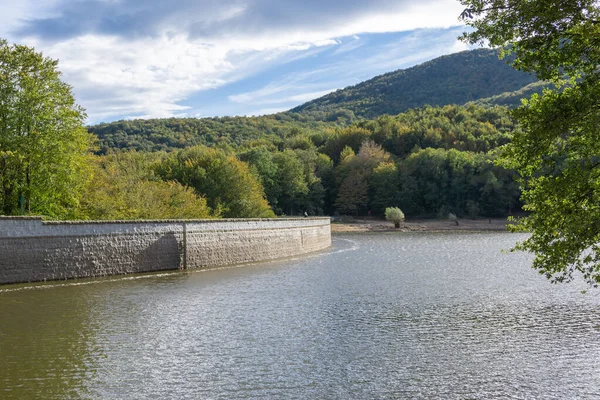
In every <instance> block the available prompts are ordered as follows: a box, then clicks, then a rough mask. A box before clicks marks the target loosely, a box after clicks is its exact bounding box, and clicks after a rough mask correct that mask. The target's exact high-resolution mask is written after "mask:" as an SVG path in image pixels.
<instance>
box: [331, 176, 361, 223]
mask: <svg viewBox="0 0 600 400" xmlns="http://www.w3.org/2000/svg"><path fill="white" fill-rule="evenodd" d="M368 190H369V185H368V183H367V180H366V177H365V174H364V172H362V171H361V170H359V169H353V170H351V171H350V173H349V174H348V176H347V177H346V178H345V179H344V180H343V181H342V184H341V186H340V189H339V191H338V195H337V199H336V201H335V206H336V208H337V210H338V211H339V212H341V213H353V214H355V215H358V211H359V210H360V209H361V208H362V207H364V206H366V205H367V203H368V201H369V193H368Z"/></svg>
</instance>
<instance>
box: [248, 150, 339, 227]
mask: <svg viewBox="0 0 600 400" xmlns="http://www.w3.org/2000/svg"><path fill="white" fill-rule="evenodd" d="M239 156H240V159H242V160H244V161H247V162H248V163H249V164H250V166H251V168H252V170H253V171H254V173H255V175H257V176H258V178H259V179H260V181H261V183H262V184H263V187H264V188H265V194H266V196H267V199H268V200H269V203H270V204H271V207H272V208H273V210H274V211H275V213H277V214H279V215H281V214H286V215H295V214H301V213H303V212H304V211H306V212H308V213H309V214H311V215H315V214H316V215H320V214H323V212H324V207H325V196H326V188H325V186H324V184H323V180H328V179H330V175H331V170H332V168H333V166H332V162H331V160H330V159H329V157H327V156H326V155H324V154H319V153H318V152H317V151H316V150H315V149H314V148H310V149H308V150H302V149H296V150H289V149H288V150H284V151H283V152H271V151H268V150H266V149H264V148H259V149H252V150H248V151H245V152H242V153H240V155H239Z"/></svg>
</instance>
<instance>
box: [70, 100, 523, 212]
mask: <svg viewBox="0 0 600 400" xmlns="http://www.w3.org/2000/svg"><path fill="white" fill-rule="evenodd" d="M177 121H178V120H162V121H160V122H161V124H164V125H162V126H164V127H169V124H173V123H175V124H176V122H177ZM184 121H190V122H191V123H194V122H195V121H200V120H184ZM204 121H206V120H204ZM230 121H231V122H232V127H235V126H236V125H235V124H239V125H237V126H238V128H240V129H241V127H244V126H246V127H248V126H250V127H252V125H244V122H246V123H247V122H249V121H254V122H260V121H263V122H264V121H269V122H270V125H263V126H264V127H268V128H269V129H270V130H269V133H268V134H264V135H261V134H260V131H259V130H258V129H257V130H255V131H252V132H253V133H252V134H241V133H240V132H237V133H236V132H235V129H234V128H232V130H231V132H232V133H234V134H236V135H232V136H229V137H228V136H226V135H223V136H221V139H220V140H219V137H218V136H212V135H211V136H210V137H211V138H212V139H211V140H206V141H205V142H203V143H200V144H197V145H195V146H192V147H188V148H186V149H173V148H170V150H172V151H170V152H163V151H159V152H136V153H127V152H121V151H119V150H118V149H112V151H115V150H116V151H117V152H116V153H115V154H112V155H108V156H100V157H99V159H98V161H97V162H96V164H95V165H96V167H95V168H97V172H96V174H97V176H99V177H101V180H100V181H97V180H93V181H91V183H90V185H89V187H88V188H87V189H86V195H85V196H84V201H82V205H83V206H85V207H86V208H85V209H84V210H83V212H82V213H81V214H82V215H93V216H94V218H100V217H101V216H102V215H103V214H108V215H112V216H113V218H117V217H119V218H127V217H129V216H130V215H131V216H139V215H140V213H142V214H141V215H145V214H144V212H145V210H148V209H151V207H150V205H149V204H146V201H145V200H144V197H143V195H142V192H143V191H144V190H146V189H148V190H153V191H155V192H156V194H155V195H153V198H154V200H153V203H155V204H160V203H158V202H159V201H160V202H163V203H166V204H171V206H169V208H168V209H167V210H168V212H167V211H165V212H162V211H160V210H158V209H157V210H156V212H159V211H160V212H161V215H163V214H164V213H167V214H168V213H172V212H179V213H185V215H189V212H190V210H189V207H185V205H186V204H190V207H192V205H193V204H194V203H189V202H188V200H184V199H185V198H186V196H189V195H188V194H187V193H186V192H185V191H184V190H183V188H186V187H187V188H192V189H193V190H194V191H195V193H196V194H197V195H198V196H201V197H200V199H199V200H195V201H196V203H197V204H195V205H193V207H195V208H197V209H198V210H202V212H203V213H204V214H205V215H211V216H217V217H243V216H268V215H269V213H275V214H277V215H298V214H302V213H304V212H307V213H309V214H310V215H323V214H325V215H334V214H351V215H363V214H366V213H368V211H371V213H372V214H373V215H382V214H383V212H384V210H385V208H386V207H390V206H397V207H400V208H402V209H403V210H405V212H406V214H407V215H408V216H442V217H444V216H447V215H448V213H449V212H453V213H455V214H457V215H459V216H471V217H475V216H503V215H507V214H508V213H510V212H511V211H513V210H514V209H515V208H518V207H519V200H518V197H519V190H518V188H517V185H516V183H515V181H514V173H513V172H512V171H509V170H505V169H503V168H502V167H499V166H496V165H494V163H493V161H494V159H495V157H496V156H495V155H494V150H495V149H497V148H498V147H499V146H502V145H504V144H506V143H508V142H509V141H510V138H511V135H512V133H513V132H515V130H516V129H518V127H517V126H515V124H514V123H513V121H512V120H511V119H510V118H509V116H508V110H507V109H506V108H503V107H481V106H477V105H474V104H471V105H468V106H455V105H449V106H444V107H430V106H427V107H423V108H417V109H411V110H408V111H406V112H405V113H401V114H399V115H396V116H389V115H384V116H381V117H378V118H376V119H372V120H358V121H356V122H354V123H352V124H350V125H348V126H338V127H336V126H335V125H332V126H330V127H325V126H322V125H320V124H316V125H314V128H311V123H307V122H303V121H300V120H295V121H287V122H285V123H284V121H283V120H279V119H277V118H276V117H271V118H268V119H267V118H264V119H260V118H259V119H249V118H248V119H236V118H231V119H230ZM240 121H241V122H240ZM123 124H126V122H123ZM286 124H287V125H286ZM176 126H181V127H188V128H189V127H190V126H194V125H193V124H188V125H185V124H183V125H176ZM196 126H202V125H196ZM188 128H186V129H188ZM217 132H218V130H217ZM125 148H127V147H126V146H125ZM129 170H131V171H132V172H131V173H128V172H127V171H129ZM108 171H110V172H108ZM127 178H129V179H130V180H129V183H128V182H127ZM169 182H170V185H171V186H165V185H166V184H167V183H169ZM119 188H120V189H119ZM132 188H133V189H132ZM136 188H140V189H139V190H138V189H136ZM144 188H145V189H144ZM152 188H155V189H152ZM114 196H119V197H118V198H119V199H121V200H119V201H120V203H119V204H120V205H119V206H118V207H116V206H114V205H111V206H108V207H107V206H102V204H104V203H111V204H112V203H114V201H113V200H111V197H114ZM157 196H159V197H157ZM169 198H171V199H172V201H169ZM190 199H191V197H190ZM265 200H266V201H265ZM202 202H203V203H202ZM173 204H175V205H177V206H176V210H174V211H173V210H172V207H173V206H172V205H173ZM122 210H124V211H122ZM271 210H272V211H271ZM168 215H171V214H168Z"/></svg>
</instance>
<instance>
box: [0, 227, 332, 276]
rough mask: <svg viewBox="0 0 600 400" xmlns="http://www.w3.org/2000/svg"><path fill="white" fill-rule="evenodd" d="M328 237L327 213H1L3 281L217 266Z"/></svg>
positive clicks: (303, 249)
mask: <svg viewBox="0 0 600 400" xmlns="http://www.w3.org/2000/svg"><path fill="white" fill-rule="evenodd" d="M330 245H331V229H330V222H329V218H327V217H323V218H280V219H246V220H244V219H227V220H166V221H110V222H106V221H77V222H56V221H42V219H41V218H38V217H0V284H7V283H23V282H39V281H51V280H64V279H74V278H91V277H97V276H109V275H121V274H132V273H140V272H153V271H165V270H178V269H180V270H183V269H188V268H189V269H192V268H213V267H222V266H226V265H234V264H242V263H247V262H255V261H266V260H273V259H277V258H286V257H292V256H297V255H300V254H305V253H310V252H313V251H318V250H322V249H325V248H327V247H329V246H330Z"/></svg>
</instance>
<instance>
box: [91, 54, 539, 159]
mask: <svg viewBox="0 0 600 400" xmlns="http://www.w3.org/2000/svg"><path fill="white" fill-rule="evenodd" d="M534 81H535V79H534V78H533V77H532V76H530V75H528V74H525V73H522V72H518V71H515V70H514V69H513V68H511V67H510V66H508V65H506V63H505V62H504V61H500V60H498V57H497V53H496V52H494V51H492V50H487V49H479V50H473V51H466V52H461V53H456V54H451V55H447V56H443V57H440V58H437V59H435V60H431V61H429V62H426V63H424V64H421V65H417V66H415V67H412V68H409V69H406V70H399V71H395V72H391V73H389V74H385V75H381V76H379V77H376V78H373V79H371V80H369V81H366V82H363V83H361V84H359V85H356V86H353V87H349V88H346V89H343V90H338V91H337V92H335V93H331V94H329V95H327V96H324V97H321V98H319V99H316V100H313V101H311V102H308V103H306V104H304V105H302V106H299V107H297V108H295V109H293V110H291V111H288V112H282V113H278V114H273V115H267V116H262V117H222V118H200V119H198V118H168V119H150V120H127V121H117V122H112V123H106V124H99V125H95V126H91V127H89V128H88V130H89V131H90V132H91V133H93V134H95V135H96V136H97V137H98V138H99V153H101V154H105V153H107V152H108V151H109V150H110V149H130V150H137V151H159V150H166V151H169V150H173V149H179V148H185V147H189V146H193V145H197V144H203V145H207V146H214V145H220V146H228V145H231V146H234V147H235V146H239V145H240V144H242V143H244V142H247V141H249V140H269V141H271V142H277V141H282V140H284V139H285V138H286V137H287V136H290V134H292V136H293V134H295V133H297V132H299V131H311V132H313V133H315V132H322V131H323V130H325V129H327V128H335V127H338V126H347V125H349V124H351V123H352V122H354V121H357V120H360V119H371V118H376V117H378V116H381V115H384V114H389V115H396V114H398V113H401V112H404V111H406V110H408V109H411V108H417V107H422V106H424V105H447V104H465V103H468V102H471V101H474V102H475V103H476V104H480V105H485V106H494V105H503V106H507V107H514V106H517V105H518V104H520V101H521V98H523V97H527V96H529V95H531V94H532V93H534V92H539V91H541V89H542V87H543V84H542V83H540V82H534Z"/></svg>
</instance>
